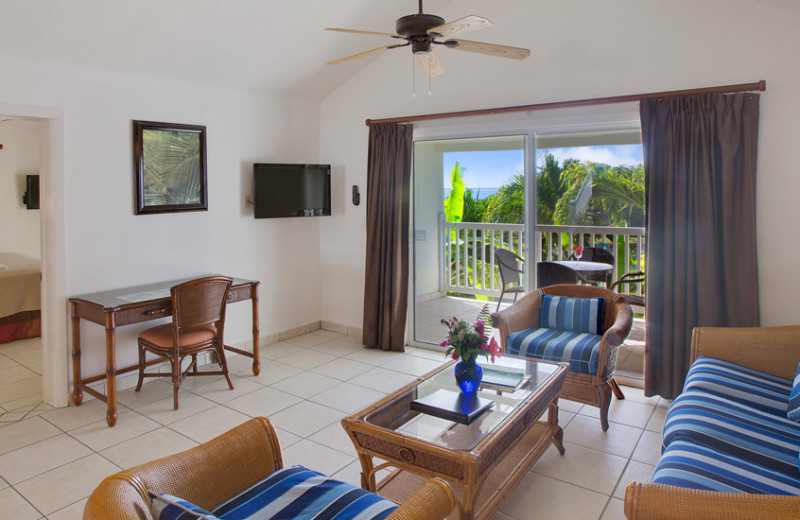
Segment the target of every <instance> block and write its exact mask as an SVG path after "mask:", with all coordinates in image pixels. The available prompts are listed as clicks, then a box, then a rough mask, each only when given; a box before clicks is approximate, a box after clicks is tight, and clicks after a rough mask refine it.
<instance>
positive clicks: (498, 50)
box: [444, 40, 531, 60]
mask: <svg viewBox="0 0 800 520" xmlns="http://www.w3.org/2000/svg"><path fill="white" fill-rule="evenodd" d="M444 44H445V45H446V46H447V47H449V48H451V49H455V50H457V51H467V52H476V53H478V54H486V55H487V56H499V57H501V58H511V59H514V60H524V59H525V58H527V57H528V56H530V55H531V51H530V49H523V48H522V47H509V46H507V45H496V44H494V43H484V42H473V41H470V40H447V41H446V42H444Z"/></svg>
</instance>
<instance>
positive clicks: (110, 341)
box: [106, 316, 117, 426]
mask: <svg viewBox="0 0 800 520" xmlns="http://www.w3.org/2000/svg"><path fill="white" fill-rule="evenodd" d="M109 319H112V317H111V316H106V320H107V323H106V401H107V402H108V410H107V411H106V422H107V423H108V425H109V426H114V425H115V424H117V365H116V360H115V334H114V331H115V328H114V325H113V323H108V320H109Z"/></svg>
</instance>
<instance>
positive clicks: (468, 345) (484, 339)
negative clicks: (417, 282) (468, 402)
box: [440, 307, 500, 394]
mask: <svg viewBox="0 0 800 520" xmlns="http://www.w3.org/2000/svg"><path fill="white" fill-rule="evenodd" d="M484 309H485V307H484ZM481 314H483V312H481ZM442 323H443V324H444V325H447V327H448V328H449V329H450V332H449V333H448V335H447V339H445V340H444V341H442V342H441V343H440V346H442V347H445V348H446V349H447V351H446V352H445V355H447V356H450V357H452V358H453V359H455V360H459V359H460V360H461V361H459V362H458V363H457V364H456V368H455V375H456V382H457V383H458V386H459V388H460V389H461V391H462V392H463V393H465V394H474V393H475V392H476V391H477V390H478V387H479V386H480V384H481V379H482V378H483V369H482V368H481V367H480V365H478V364H477V363H476V360H477V358H478V356H485V357H486V358H490V359H491V360H492V363H494V360H495V358H498V357H500V346H499V345H498V344H497V340H496V339H495V338H491V339H490V338H489V336H488V335H487V332H486V323H485V322H484V321H483V320H478V321H476V322H475V324H474V325H472V324H470V323H469V322H467V321H464V320H459V319H458V318H456V317H453V319H451V320H450V321H447V320H442Z"/></svg>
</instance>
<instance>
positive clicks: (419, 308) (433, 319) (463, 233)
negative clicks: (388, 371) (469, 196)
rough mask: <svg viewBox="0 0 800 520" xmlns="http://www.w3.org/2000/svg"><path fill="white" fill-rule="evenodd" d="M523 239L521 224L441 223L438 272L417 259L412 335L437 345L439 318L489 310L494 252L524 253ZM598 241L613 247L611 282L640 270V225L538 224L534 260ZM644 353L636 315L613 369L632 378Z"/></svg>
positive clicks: (496, 276) (530, 268)
mask: <svg viewBox="0 0 800 520" xmlns="http://www.w3.org/2000/svg"><path fill="white" fill-rule="evenodd" d="M525 238H526V237H525V229H524V226H523V225H522V224H486V223H471V222H467V223H453V222H440V224H439V232H438V248H439V254H438V257H439V258H438V268H439V274H438V276H431V274H432V273H420V262H418V267H417V284H416V294H417V299H416V309H415V310H416V313H415V319H416V327H415V336H416V338H415V339H416V340H417V341H422V342H427V343H434V344H438V343H439V342H441V341H442V340H443V339H444V337H445V335H446V332H447V328H446V327H445V326H444V325H442V324H441V320H442V319H445V320H449V319H450V318H452V317H453V316H458V317H460V318H464V319H467V320H470V321H473V320H475V317H476V316H477V314H478V312H480V310H481V308H482V307H483V306H484V305H486V304H487V303H488V304H489V307H490V309H491V310H492V311H494V309H495V307H496V305H497V299H498V298H499V297H500V289H501V280H500V271H499V268H498V266H497V265H496V263H495V256H494V252H495V250H497V249H499V248H503V249H508V250H509V251H512V252H514V253H515V254H517V255H518V256H520V257H522V258H525V257H526V255H525V249H526V247H525ZM600 245H602V246H603V247H605V248H607V249H609V250H610V251H612V252H613V253H614V256H615V258H616V263H615V266H614V270H613V272H612V282H613V281H616V280H618V279H619V277H620V276H622V275H623V274H625V273H627V272H633V271H639V270H644V265H643V259H644V247H645V229H644V228H617V227H589V226H539V227H538V230H537V233H536V238H535V251H534V258H535V259H536V262H542V261H551V260H567V259H568V258H569V255H570V253H571V252H572V248H573V247H574V246H582V247H590V246H600ZM532 249H533V248H532ZM427 265H430V266H431V267H428V268H427V269H434V267H432V266H434V265H436V263H433V262H430V263H428V264H427ZM534 269H535V262H526V265H525V270H526V272H527V273H528V276H529V277H530V276H531V273H533V272H534ZM435 280H438V284H439V285H438V287H434V286H433V285H434V284H435ZM426 281H427V282H426ZM524 282H525V281H523V283H524ZM529 282H530V283H528V288H529V290H530V289H532V288H533V286H534V282H533V280H532V279H531V280H530V281H529ZM426 283H427V286H425V284H426ZM620 291H621V292H622V291H625V292H629V293H630V294H637V295H642V294H643V293H642V291H643V288H642V287H639V286H633V287H622V288H620ZM510 304H511V300H510V299H508V300H507V301H504V302H502V303H501V307H500V308H501V309H502V308H504V307H506V306H508V305H510ZM634 312H638V313H643V312H644V309H634ZM643 356H644V319H643V318H642V317H641V315H639V317H637V318H636V319H635V320H634V327H633V331H632V332H631V335H630V336H629V338H628V340H626V343H625V344H623V346H622V347H621V348H620V351H619V353H618V360H617V367H618V371H619V372H621V373H625V374H629V375H630V376H631V377H634V378H636V377H641V373H642V368H641V367H642V361H643Z"/></svg>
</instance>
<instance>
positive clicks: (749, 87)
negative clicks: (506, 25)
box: [366, 79, 767, 126]
mask: <svg viewBox="0 0 800 520" xmlns="http://www.w3.org/2000/svg"><path fill="white" fill-rule="evenodd" d="M766 90H767V82H766V80H763V79H762V80H761V81H759V82H757V83H740V84H738V85H725V86H721V87H706V88H695V89H688V90H671V91H668V92H652V93H649V94H630V95H627V96H611V97H601V98H591V99H577V100H573V101H554V102H550V103H537V104H534V105H520V106H515V107H501V108H483V109H478V110H464V111H461V112H442V113H440V114H423V115H418V116H405V117H388V118H385V119H367V120H366V124H367V126H372V125H378V124H381V123H414V122H416V121H430V120H432V119H452V118H455V117H470V116H488V115H495V114H508V113H511V112H527V111H529V110H550V109H554V108H574V107H586V106H593V105H608V104H612V103H629V102H632V101H641V100H642V99H652V98H662V97H673V96H695V95H699V94H728V93H733V92H751V91H760V92H764V91H766Z"/></svg>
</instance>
